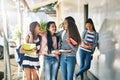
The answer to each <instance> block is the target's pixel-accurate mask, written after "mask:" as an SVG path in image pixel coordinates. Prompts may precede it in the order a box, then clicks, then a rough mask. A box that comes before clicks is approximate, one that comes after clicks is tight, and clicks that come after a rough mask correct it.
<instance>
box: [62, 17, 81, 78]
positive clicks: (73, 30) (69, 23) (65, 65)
mask: <svg viewBox="0 0 120 80" xmlns="http://www.w3.org/2000/svg"><path fill="white" fill-rule="evenodd" d="M61 39H62V42H61V50H63V52H61V57H60V67H61V71H62V80H73V74H74V69H75V65H76V51H77V48H78V45H79V44H80V43H81V38H80V35H79V32H78V29H77V26H76V24H75V20H74V19H73V18H72V17H71V16H69V17H66V18H65V20H64V31H63V32H61ZM71 39H72V41H74V42H75V43H77V44H74V43H73V42H71Z"/></svg>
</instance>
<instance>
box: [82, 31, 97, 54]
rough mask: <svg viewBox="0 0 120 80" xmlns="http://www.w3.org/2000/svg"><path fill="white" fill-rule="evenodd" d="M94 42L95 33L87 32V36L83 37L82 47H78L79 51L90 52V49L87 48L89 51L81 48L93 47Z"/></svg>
mask: <svg viewBox="0 0 120 80" xmlns="http://www.w3.org/2000/svg"><path fill="white" fill-rule="evenodd" d="M94 40H95V32H90V31H87V34H86V35H85V39H84V41H83V43H82V45H81V46H80V48H81V49H83V50H85V51H88V52H92V49H91V48H89V49H86V48H84V47H83V45H84V44H85V45H92V46H93V45H94Z"/></svg>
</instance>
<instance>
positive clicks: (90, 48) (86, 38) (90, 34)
mask: <svg viewBox="0 0 120 80" xmlns="http://www.w3.org/2000/svg"><path fill="white" fill-rule="evenodd" d="M85 26H86V30H85V32H84V33H83V38H82V44H81V46H80V53H79V55H80V71H79V72H78V73H76V74H75V75H74V80H77V77H78V76H79V75H80V76H81V80H84V77H83V73H84V72H85V71H87V70H88V69H89V68H90V65H91V60H92V54H93V53H94V50H95V47H96V46H97V43H98V33H97V32H96V30H95V28H94V23H93V21H92V19H90V18H89V19H88V20H87V21H86V24H85Z"/></svg>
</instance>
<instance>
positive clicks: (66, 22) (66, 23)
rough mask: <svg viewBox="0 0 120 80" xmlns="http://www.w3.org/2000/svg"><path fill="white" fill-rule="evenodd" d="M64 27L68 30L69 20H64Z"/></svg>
mask: <svg viewBox="0 0 120 80" xmlns="http://www.w3.org/2000/svg"><path fill="white" fill-rule="evenodd" d="M64 29H65V30H68V21H67V20H64Z"/></svg>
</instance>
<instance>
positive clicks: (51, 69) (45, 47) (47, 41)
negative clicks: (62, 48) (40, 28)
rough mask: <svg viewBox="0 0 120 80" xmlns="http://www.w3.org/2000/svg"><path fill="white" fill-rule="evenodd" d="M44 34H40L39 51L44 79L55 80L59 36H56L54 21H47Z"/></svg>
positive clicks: (57, 66)
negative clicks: (42, 63)
mask: <svg viewBox="0 0 120 80" xmlns="http://www.w3.org/2000/svg"><path fill="white" fill-rule="evenodd" d="M46 31H47V32H46V33H45V36H42V43H41V53H42V54H43V55H44V62H45V65H44V66H45V67H44V68H45V80H57V75H58V69H59V52H58V48H59V38H58V37H57V36H56V34H55V32H56V25H55V22H53V21H50V22H48V23H47V28H46Z"/></svg>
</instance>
